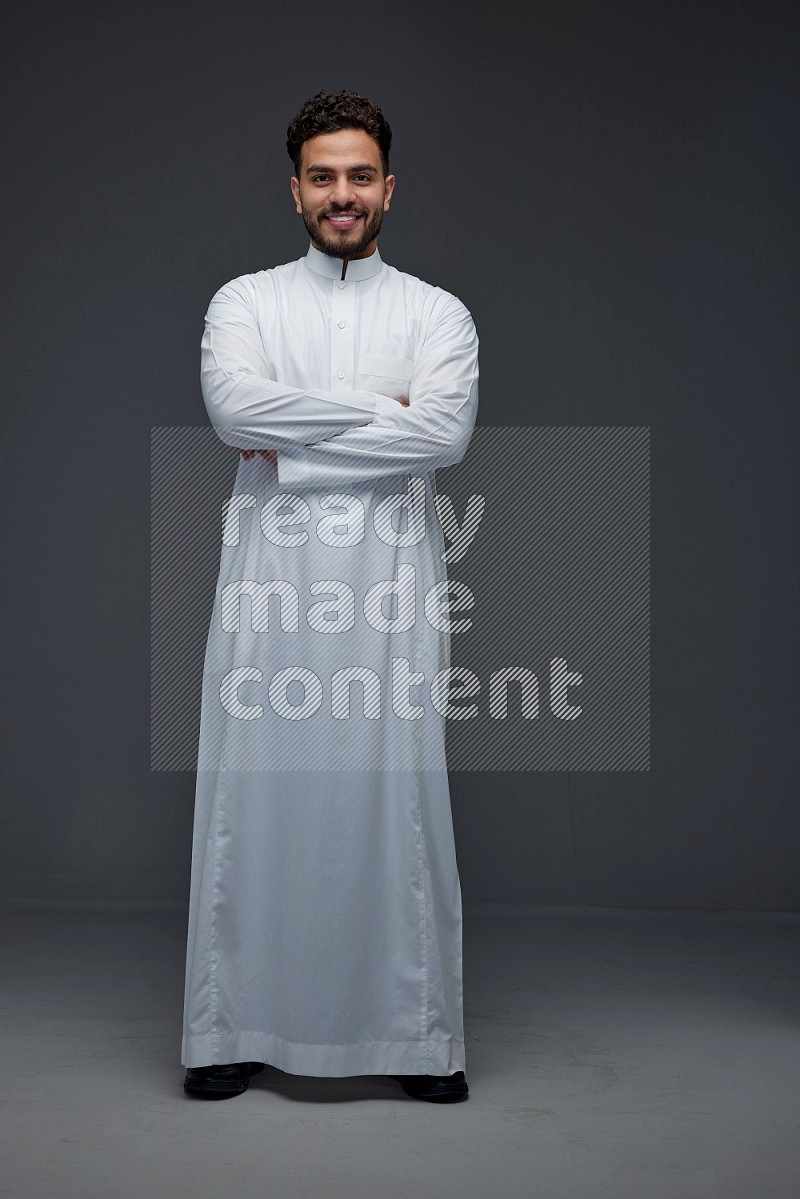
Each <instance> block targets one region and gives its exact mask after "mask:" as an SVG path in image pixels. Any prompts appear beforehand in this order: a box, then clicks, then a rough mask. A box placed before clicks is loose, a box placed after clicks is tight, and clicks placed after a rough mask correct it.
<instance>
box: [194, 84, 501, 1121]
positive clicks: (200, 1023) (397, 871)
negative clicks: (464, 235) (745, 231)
mask: <svg viewBox="0 0 800 1199" xmlns="http://www.w3.org/2000/svg"><path fill="white" fill-rule="evenodd" d="M390 143H391V131H390V128H389V125H388V124H387V122H386V121H385V119H384V117H383V115H382V113H381V111H380V109H378V108H377V107H376V106H375V105H374V104H372V103H370V102H369V101H368V100H366V99H365V98H364V97H362V96H359V95H357V94H356V93H354V92H350V91H343V92H340V93H338V94H331V93H327V92H320V93H319V94H318V95H317V96H315V97H314V98H313V99H311V100H309V101H308V102H307V103H306V104H305V105H304V106H303V108H302V109H301V110H300V112H299V113H298V115H297V116H296V117H295V119H294V120H293V121H292V123H291V124H290V126H289V129H288V138H287V149H288V151H289V156H290V158H291V159H292V162H293V164H294V167H295V172H296V173H295V175H294V176H293V177H292V179H291V188H292V194H293V196H294V200H295V204H296V208H297V212H298V213H299V214H300V215H301V216H302V219H303V222H304V224H305V227H306V230H307V232H308V235H309V238H310V244H309V247H308V251H307V253H306V255H305V257H304V258H300V259H298V260H297V261H294V262H290V263H287V264H285V265H283V266H279V267H275V268H272V269H270V270H262V271H258V272H255V273H254V274H249V275H243V276H240V277H239V278H236V279H234V280H232V281H231V282H230V283H228V284H226V285H225V286H223V287H221V288H220V289H219V291H217V293H216V294H215V295H214V297H213V298H212V300H211V303H210V305H209V308H208V311H207V313H206V318H205V332H204V334H203V341H202V350H201V356H202V363H201V381H202V388H203V397H204V401H205V404H206V408H207V410H208V414H209V417H210V419H211V423H212V425H213V426H214V428H215V430H216V432H217V433H218V435H219V436H220V438H221V439H222V440H223V441H224V442H226V443H227V444H228V445H231V446H235V447H237V448H238V449H239V451H240V455H241V457H240V463H239V472H238V474H237V478H236V487H235V493H234V496H233V497H232V498H231V501H230V503H229V505H228V507H227V516H226V522H225V532H224V537H223V548H222V561H221V566H220V577H219V583H218V587H217V593H216V598H215V603H214V613H213V616H212V621H211V629H210V632H209V638H208V645H207V650H206V661H205V669H204V683H203V704H202V716H201V728H200V747H199V755H198V775H197V792H196V801H195V819H194V840H193V852H192V878H191V889H190V911H189V927H188V937H187V959H186V994H185V1005H184V1035H183V1042H182V1056H181V1061H182V1063H183V1064H184V1065H185V1066H186V1067H187V1071H186V1078H185V1082H184V1086H185V1088H186V1090H187V1092H188V1093H189V1094H191V1095H195V1096H199V1097H204V1098H227V1097H230V1096H232V1095H236V1094H241V1093H242V1092H243V1091H244V1090H245V1089H246V1088H247V1085H248V1082H249V1079H250V1077H251V1075H252V1074H253V1073H255V1072H257V1071H259V1070H261V1069H263V1068H264V1064H265V1063H269V1064H272V1065H273V1066H275V1067H277V1068H278V1069H281V1070H284V1071H287V1072H289V1073H294V1074H307V1075H316V1076H346V1075H356V1074H386V1075H389V1076H390V1077H392V1078H394V1079H396V1080H397V1081H398V1082H400V1084H401V1086H402V1087H403V1089H404V1090H405V1092H406V1093H407V1094H409V1095H413V1096H414V1097H417V1098H421V1099H426V1100H430V1101H434V1102H452V1101H454V1100H460V1099H464V1098H466V1097H467V1094H468V1088H467V1083H466V1078H465V1072H464V1070H465V1060H464V1031H463V1009H462V950H461V933H462V924H461V891H460V884H459V877H458V870H457V866H456V858H455V848H454V838H453V826H452V815H451V810H450V796H449V790H448V779H447V769H446V764H445V756H444V726H443V723H442V720H441V718H440V716H441V713H442V710H443V701H442V691H441V688H440V687H438V685H437V683H436V676H437V671H438V672H439V677H440V678H441V676H442V672H443V671H444V673H445V674H446V671H447V668H448V666H449V625H448V623H447V620H446V619H443V613H446V596H445V595H444V594H443V593H444V592H446V586H447V584H446V572H445V570H444V567H443V564H442V548H443V540H442V534H441V530H440V528H439V526H438V524H437V521H436V511H435V503H434V494H435V476H434V471H435V469H436V468H437V467H443V466H447V465H449V464H452V463H455V462H458V461H460V460H461V458H462V457H463V456H464V453H465V451H466V448H467V445H468V443H469V440H470V437H471V434H472V430H473V427H474V423H475V417H476V412H477V405H478V339H477V336H476V333H475V327H474V324H473V321H472V318H471V316H470V314H469V312H468V311H467V309H466V308H465V307H464V305H463V304H462V303H461V301H460V300H458V299H457V298H456V297H455V296H453V295H451V294H449V293H448V292H446V291H443V290H442V289H441V288H439V287H435V286H433V285H431V284H428V283H425V282H423V281H421V280H420V279H417V278H415V277H414V276H411V275H407V274H403V273H402V272H400V271H397V270H396V269H395V268H394V267H390V266H388V265H387V264H385V263H384V262H383V261H382V259H381V256H380V254H379V252H378V246H377V238H378V233H379V231H380V228H381V223H382V220H383V214H384V212H387V211H388V210H389V204H390V200H391V197H392V193H393V190H394V185H395V178H394V176H393V175H390V174H389V173H388V165H389V148H390ZM396 517H399V520H397V519H395V518H396ZM331 594H333V595H334V596H335V597H336V598H335V600H334V601H331V600H330V599H328V600H318V601H314V599H313V597H314V596H317V595H331ZM276 599H277V600H279V601H280V602H279V608H278V610H277V612H276V609H275V607H274V605H273V607H272V609H270V600H273V601H274V600H276ZM384 600H389V601H391V602H390V607H391V608H392V609H393V610H392V611H391V612H390V611H387V607H386V604H385V603H384ZM304 610H306V611H305V620H303V618H302V613H303V611H304ZM248 611H249V619H248ZM278 614H279V622H278V619H277V615H278ZM354 682H355V683H356V686H355V687H353V686H352V684H353V683H354ZM292 687H294V691H292V690H291V688H292ZM359 696H360V701H361V702H359ZM425 700H427V703H426V702H425Z"/></svg>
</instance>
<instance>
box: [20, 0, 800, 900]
mask: <svg viewBox="0 0 800 1199" xmlns="http://www.w3.org/2000/svg"><path fill="white" fill-rule="evenodd" d="M793 7H794V6H791V5H789V4H785V5H784V4H771V5H766V6H765V5H756V4H741V3H740V4H732V5H731V4H725V5H722V4H719V5H712V4H708V3H693V4H691V5H688V4H686V5H674V4H673V5H669V6H660V5H649V4H634V3H630V4H608V5H602V6H598V5H594V4H589V3H585V4H575V3H566V4H565V3H562V2H560V3H555V2H554V0H549V2H548V3H547V4H540V5H538V6H536V7H535V8H534V9H533V10H532V11H530V12H528V13H527V14H526V15H522V14H521V12H520V11H519V10H516V9H515V10H513V12H512V9H511V8H510V7H509V9H508V11H507V12H504V11H503V9H502V8H500V9H498V7H497V6H495V5H487V6H482V7H478V6H477V5H474V4H472V5H470V4H458V5H455V4H451V5H435V6H424V7H421V8H420V10H419V11H418V12H417V11H415V10H413V9H410V8H409V7H408V6H400V5H398V6H394V7H393V8H391V9H383V8H376V7H375V6H369V7H367V8H366V9H363V8H362V9H356V10H354V9H352V7H347V8H346V9H345V10H343V11H342V12H340V13H338V15H337V12H336V7H335V6H334V7H332V6H330V5H316V4H305V5H302V6H296V7H294V8H288V7H287V8H280V9H277V8H275V7H273V6H267V5H253V4H249V3H248V4H244V3H239V4H228V5H226V6H224V7H223V6H222V5H219V6H209V5H204V4H192V5H189V4H177V3H165V4H161V5H157V6H152V5H127V6H125V7H124V8H122V9H121V10H115V9H113V8H110V7H109V6H107V5H105V4H99V3H97V4H73V5H69V6H63V7H58V6H56V5H55V4H47V5H43V4H41V3H32V4H26V5H25V6H24V7H20V9H19V11H17V13H15V14H14V15H13V18H12V21H11V27H10V28H8V29H7V30H6V34H5V36H4V47H3V52H4V54H5V56H6V58H7V62H6V71H5V78H6V116H7V125H8V126H9V128H8V129H7V131H6V153H5V162H6V184H7V192H6V197H5V205H6V211H5V214H4V232H5V237H4V239H3V255H4V262H3V282H4V288H3V297H4V301H5V308H6V314H5V315H6V321H5V346H4V349H5V356H4V361H5V369H4V380H5V383H6V387H5V396H4V404H3V416H4V432H5V461H4V471H3V483H4V487H5V488H6V495H5V511H6V513H7V514H10V516H11V519H7V521H6V534H7V538H8V541H7V544H8V552H7V555H6V563H7V572H6V581H5V589H4V594H5V599H6V612H7V615H6V621H5V627H6V631H7V634H8V637H7V641H6V651H5V661H6V672H5V677H6V682H5V686H4V688H3V700H4V725H3V727H4V734H5V736H4V752H3V765H4V782H3V796H4V800H5V804H4V822H5V824H4V838H3V850H2V852H3V856H4V860H3V884H2V885H3V888H4V893H5V895H6V896H7V897H15V898H16V899H18V900H24V899H37V898H44V899H48V898H49V899H53V900H59V901H78V900H80V901H97V902H101V903H102V902H105V901H109V902H110V901H117V902H121V901H143V902H147V903H169V902H176V901H177V902H182V901H185V899H186V897H187V894H188V878H189V863H190V838H191V819H192V804H193V794H194V779H193V776H192V775H191V774H189V773H187V772H184V773H176V772H172V773H165V772H153V771H151V769H150V758H149V750H150V746H149V742H150V712H149V702H150V693H149V666H150V662H149V530H150V510H149V508H150V491H149V447H150V432H151V428H152V427H153V426H173V425H174V426H187V425H205V424H207V418H206V414H205V410H204V408H203V405H202V398H201V395H200V389H199V378H198V371H199V343H200V336H201V332H202V318H203V314H204V312H205V309H206V306H207V303H208V300H209V298H210V296H211V295H212V294H213V292H214V291H215V290H216V288H217V287H218V286H219V285H220V284H221V283H223V282H225V281H227V280H228V279H230V278H233V277H234V276H236V275H238V274H242V273H244V272H246V271H253V270H258V269H262V268H265V267H269V266H272V265H275V264H276V263H280V262H286V261H289V260H291V259H293V258H297V257H300V256H301V255H302V254H304V253H305V250H306V247H307V238H306V236H305V230H304V228H303V226H302V223H301V220H300V218H299V217H298V216H297V215H296V214H295V212H294V209H293V205H292V201H291V196H290V192H289V183H288V180H289V176H290V174H291V166H290V163H289V159H288V157H287V155H286V152H285V149H284V139H285V130H286V125H287V123H288V121H289V119H290V117H291V116H292V115H293V113H294V112H295V111H296V109H297V108H298V107H299V106H300V104H301V103H302V102H303V101H304V100H305V99H306V98H307V97H308V96H310V95H313V94H314V93H315V92H316V91H318V90H319V89H320V88H323V87H325V88H331V89H338V88H340V87H352V88H355V89H356V90H360V91H363V92H364V93H365V94H367V95H368V96H370V97H371V98H372V99H374V100H375V101H376V102H377V103H378V104H380V105H381V107H382V108H383V110H384V112H385V114H386V116H387V118H388V119H389V121H390V123H391V125H392V128H393V130H394V137H395V145H394V148H393V151H392V160H391V169H392V171H393V172H394V173H395V174H396V175H397V180H398V181H397V188H396V192H395V197H394V200H393V204H392V210H391V212H390V213H389V214H388V216H387V218H386V220H385V224H384V230H383V232H382V234H381V238H380V249H381V253H382V256H383V257H384V259H385V260H386V261H387V262H390V263H391V264H393V265H395V266H397V267H398V268H399V269H401V270H404V271H407V272H410V273H412V274H415V275H419V276H420V277H422V278H424V279H426V280H429V281H430V282H432V283H437V284H439V285H441V286H442V287H444V288H446V289H447V290H449V291H452V292H454V293H455V294H456V295H458V296H459V297H460V298H461V299H462V300H463V301H464V302H465V303H466V304H467V306H468V307H469V308H470V310H471V311H472V313H473V315H474V318H475V321H476V324H477V327H478V332H479V335H480V338H481V411H480V416H479V423H480V424H482V425H492V426H498V425H520V424H528V425H634V426H649V427H650V428H651V431H652V436H651V448H652V458H651V464H652V484H653V491H652V576H651V579H652V658H651V665H652V674H651V680H652V742H651V751H652V752H651V769H650V771H649V772H641V771H637V772H582V771H576V772H571V773H570V772H565V771H559V772H549V773H548V772H536V773H534V772H529V773H525V772H508V773H498V772H493V773H491V774H489V773H483V774H482V773H476V772H465V773H454V774H453V775H452V778H451V781H452V795H453V812H454V820H455V826H456V838H457V849H458V856H459V863H460V869H461V878H462V888H463V892H464V898H465V900H499V901H514V902H534V903H553V904H562V903H563V904H585V905H619V906H623V907H636V906H650V907H653V906H655V907H675V908H682V907H708V908H754V909H759V908H773V909H794V908H797V907H798V900H799V899H800V872H798V868H797V861H798V835H797V834H798V805H797V800H796V781H795V780H796V778H797V748H796V743H797V736H796V723H797V721H796V681H795V672H794V670H793V663H794V659H795V654H796V625H797V615H796V614H797V555H796V544H797V542H796V504H795V490H796V487H795V479H796V473H795V469H794V468H795V456H796V449H795V429H794V416H795V406H796V371H797V324H796V322H797V316H798V306H797V290H796V288H797V256H796V249H797V246H796V241H797V234H796V225H795V224H794V220H795V219H796V212H795V211H793V207H794V206H793V204H792V201H793V200H794V199H795V197H796V194H797V193H796V187H795V185H796V174H797V169H798V161H799V159H798V154H797V145H796V142H795V139H794V137H793V130H794V128H795V127H796V121H797V105H796V91H797V87H796V85H797V75H796V63H795V61H794V59H795V58H796V51H795V49H794V47H795V46H796V43H797V35H798V22H797V19H796V17H795V16H794V14H793ZM234 471H235V462H234V460H233V459H232V460H231V475H232V476H233V472H234ZM530 566H531V569H532V570H534V569H535V566H536V564H535V562H531V564H530ZM212 599H213V596H212V594H211V593H209V594H208V596H200V597H197V601H196V602H197V603H204V604H207V610H208V612H209V614H210V609H211V603H212Z"/></svg>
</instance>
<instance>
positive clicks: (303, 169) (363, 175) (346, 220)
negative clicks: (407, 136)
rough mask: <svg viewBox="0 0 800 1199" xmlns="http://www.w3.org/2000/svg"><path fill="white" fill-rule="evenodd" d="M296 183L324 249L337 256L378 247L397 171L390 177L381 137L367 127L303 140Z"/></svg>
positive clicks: (300, 206) (314, 237) (311, 232)
mask: <svg viewBox="0 0 800 1199" xmlns="http://www.w3.org/2000/svg"><path fill="white" fill-rule="evenodd" d="M291 183H292V195H293V196H294V201H295V206H296V208H297V211H298V212H299V213H300V215H301V216H302V218H303V223H304V224H305V227H306V229H307V230H308V236H309V237H310V238H311V242H312V244H313V245H314V246H316V248H317V249H318V250H321V251H322V252H323V254H329V255H330V256H331V257H333V258H367V257H369V255H370V254H372V253H374V251H375V248H376V245H377V237H378V232H379V230H380V227H381V222H382V221H383V214H384V212H388V211H389V200H390V198H391V195H392V191H393V190H394V175H387V176H386V178H385V179H384V177H383V168H382V167H381V157H380V150H379V148H378V143H377V142H376V141H375V139H374V138H373V137H370V136H369V134H368V133H367V132H366V131H365V130H364V129H339V130H337V131H336V133H320V134H319V135H318V136H317V137H312V138H309V140H308V141H307V142H304V143H303V148H302V152H301V161H300V178H299V179H298V178H297V177H296V176H294V175H293V176H292V181H291ZM337 216H338V217H339V218H340V219H339V220H338V221H337V220H335V219H333V218H335V217H337Z"/></svg>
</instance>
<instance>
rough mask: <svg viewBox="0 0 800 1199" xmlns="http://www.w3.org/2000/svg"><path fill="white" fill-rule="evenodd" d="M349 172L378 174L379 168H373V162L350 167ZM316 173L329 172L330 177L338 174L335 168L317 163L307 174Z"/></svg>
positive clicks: (307, 169) (309, 168)
mask: <svg viewBox="0 0 800 1199" xmlns="http://www.w3.org/2000/svg"><path fill="white" fill-rule="evenodd" d="M347 169H348V170H349V171H372V172H373V174H377V171H378V168H377V167H375V166H373V165H372V163H371V162H360V163H359V164H358V165H357V166H354V167H348V168H347ZM315 171H327V172H328V174H329V175H334V174H335V173H336V171H335V168H334V167H326V166H324V165H323V164H322V163H315V164H314V165H313V166H310V167H306V174H307V175H312V174H313V173H314V172H315Z"/></svg>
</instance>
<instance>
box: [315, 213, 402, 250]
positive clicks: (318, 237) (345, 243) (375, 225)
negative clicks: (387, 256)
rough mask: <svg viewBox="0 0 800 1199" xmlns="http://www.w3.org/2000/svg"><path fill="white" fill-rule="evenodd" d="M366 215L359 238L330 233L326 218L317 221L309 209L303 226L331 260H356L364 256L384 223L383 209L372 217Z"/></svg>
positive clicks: (317, 246)
mask: <svg viewBox="0 0 800 1199" xmlns="http://www.w3.org/2000/svg"><path fill="white" fill-rule="evenodd" d="M356 211H358V210H356ZM364 215H365V217H366V219H365V220H364V222H363V224H362V227H361V233H360V235H359V236H358V237H351V236H350V234H347V233H346V234H337V233H333V232H331V233H328V232H327V229H326V227H325V217H324V216H322V217H320V218H319V219H317V217H315V216H314V215H313V213H311V212H310V211H309V210H308V209H307V208H304V209H303V224H304V225H305V227H306V232H307V233H308V236H309V237H310V238H311V241H312V243H313V244H314V245H315V246H316V248H317V249H318V250H321V251H322V253H323V254H327V255H328V257H329V258H355V257H356V256H357V255H358V254H363V252H364V250H366V248H367V246H368V245H369V243H370V242H371V241H372V240H373V238H375V237H377V236H378V233H379V232H380V228H381V224H382V222H383V209H381V208H378V209H376V210H375V212H373V213H372V215H371V216H370V215H369V213H366V214H364Z"/></svg>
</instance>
